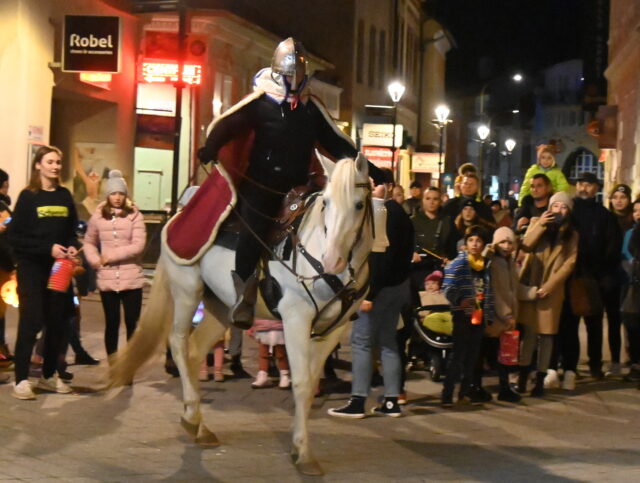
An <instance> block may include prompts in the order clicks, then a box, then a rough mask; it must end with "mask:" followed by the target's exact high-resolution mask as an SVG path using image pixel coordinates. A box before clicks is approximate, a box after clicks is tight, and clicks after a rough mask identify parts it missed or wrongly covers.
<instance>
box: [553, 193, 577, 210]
mask: <svg viewBox="0 0 640 483" xmlns="http://www.w3.org/2000/svg"><path fill="white" fill-rule="evenodd" d="M555 202H560V203H564V204H565V205H567V208H569V211H573V200H572V199H571V198H569V195H568V194H567V193H565V192H564V191H558V192H557V193H556V194H554V195H553V196H552V197H551V199H550V200H549V208H551V207H552V206H553V204H554V203H555Z"/></svg>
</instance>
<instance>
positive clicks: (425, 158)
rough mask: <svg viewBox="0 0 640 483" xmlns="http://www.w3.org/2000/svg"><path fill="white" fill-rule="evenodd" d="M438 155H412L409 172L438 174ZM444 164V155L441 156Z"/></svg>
mask: <svg viewBox="0 0 640 483" xmlns="http://www.w3.org/2000/svg"><path fill="white" fill-rule="evenodd" d="M439 158H440V155H439V154H438V153H413V156H411V171H413V172H414V173H434V174H435V173H440V170H439V169H438V159H439ZM442 162H443V164H444V155H443V156H442Z"/></svg>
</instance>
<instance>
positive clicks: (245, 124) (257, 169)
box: [198, 37, 384, 328]
mask: <svg viewBox="0 0 640 483" xmlns="http://www.w3.org/2000/svg"><path fill="white" fill-rule="evenodd" d="M306 69H307V54H306V52H305V50H304V47H303V46H302V44H301V43H300V42H298V41H295V40H294V39H293V38H291V37H290V38H288V39H286V40H284V41H282V42H281V43H280V44H279V45H278V47H277V48H276V50H275V52H274V54H273V59H272V61H271V68H270V69H269V68H265V69H262V70H261V71H260V72H259V73H258V74H257V75H256V76H255V78H254V88H255V90H256V91H262V93H261V94H260V95H258V96H253V99H245V100H243V101H240V102H239V103H238V104H237V105H236V106H234V107H232V108H231V109H230V110H229V112H227V113H225V115H224V116H223V117H221V118H219V119H218V120H216V121H215V122H214V124H213V127H212V129H211V132H210V133H209V135H208V137H207V141H206V144H205V146H204V147H203V148H201V149H200V151H199V152H198V156H199V158H200V160H201V161H202V162H203V163H208V162H209V161H211V160H217V159H218V155H219V152H220V150H221V149H222V148H223V147H224V146H225V145H226V144H227V143H229V142H230V141H232V140H234V138H237V137H239V136H241V135H245V134H246V133H247V132H251V133H252V137H251V138H249V139H252V140H253V145H252V146H251V149H250V151H249V154H248V166H247V167H246V171H244V173H241V174H240V178H238V177H236V180H239V179H240V180H243V181H245V182H243V183H241V184H240V185H239V187H237V191H238V199H239V205H238V210H239V212H238V213H239V215H240V217H241V218H242V219H243V220H244V222H245V223H246V225H248V227H250V229H249V228H248V227H247V226H243V228H242V229H241V231H240V234H239V239H238V245H237V251H236V264H235V271H233V272H232V277H233V280H234V285H235V288H236V296H237V301H236V303H235V305H234V306H233V307H232V309H231V320H232V321H233V323H234V325H236V326H238V327H242V328H249V327H251V325H252V323H253V313H254V305H255V298H256V290H257V276H256V274H255V270H256V266H257V264H258V261H259V259H260V256H261V253H262V247H261V243H260V240H263V241H264V240H265V237H266V235H267V232H268V230H269V228H270V227H271V226H272V220H273V219H274V218H275V217H276V216H277V214H278V210H279V208H280V206H281V204H282V200H283V198H284V196H285V194H286V193H287V192H288V191H289V190H290V189H292V188H294V187H295V186H299V185H303V184H305V183H306V182H307V180H308V176H309V168H310V163H311V160H312V157H313V153H314V148H315V147H319V148H321V149H323V150H324V151H325V152H327V153H328V154H329V155H330V156H332V157H333V158H334V159H336V160H337V159H342V158H346V157H349V158H355V157H356V156H357V150H356V148H355V147H354V145H353V143H352V141H351V139H350V138H348V137H347V136H346V135H344V134H343V133H342V132H341V131H340V130H339V129H338V128H337V126H336V125H335V124H334V122H333V120H332V119H331V118H330V117H329V115H328V114H327V113H326V111H325V110H324V108H323V107H322V105H321V104H320V103H318V102H317V101H316V100H315V99H313V98H311V97H310V94H309V86H308V84H309V78H308V76H307V73H306ZM247 101H248V102H247ZM249 142H251V141H249ZM232 169H233V168H232ZM235 169H236V170H241V167H239V166H238V165H237V164H236V166H235ZM369 173H370V176H371V177H372V178H373V179H374V181H375V183H376V184H381V183H382V182H383V180H384V174H383V172H382V171H381V170H379V169H378V168H377V167H375V166H373V165H372V164H371V163H369ZM252 232H253V233H252ZM257 237H259V238H260V240H258V238H257Z"/></svg>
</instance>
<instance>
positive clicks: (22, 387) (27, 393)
mask: <svg viewBox="0 0 640 483" xmlns="http://www.w3.org/2000/svg"><path fill="white" fill-rule="evenodd" d="M11 395H12V396H13V397H15V398H16V399H24V400H28V399H35V398H36V395H35V394H34V393H33V390H32V389H31V383H30V382H29V380H28V379H23V380H22V381H20V382H19V383H18V384H16V383H15V382H14V383H13V391H12V392H11Z"/></svg>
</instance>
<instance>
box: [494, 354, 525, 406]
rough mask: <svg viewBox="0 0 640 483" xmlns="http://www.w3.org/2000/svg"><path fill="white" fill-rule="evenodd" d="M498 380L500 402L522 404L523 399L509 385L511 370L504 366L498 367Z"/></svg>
mask: <svg viewBox="0 0 640 483" xmlns="http://www.w3.org/2000/svg"><path fill="white" fill-rule="evenodd" d="M498 379H499V381H500V392H499V393H498V401H505V402H511V403H517V402H520V399H522V397H521V396H520V394H518V393H517V392H515V391H514V390H513V389H512V388H511V385H510V384H509V369H508V368H507V366H505V365H503V364H499V365H498Z"/></svg>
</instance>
